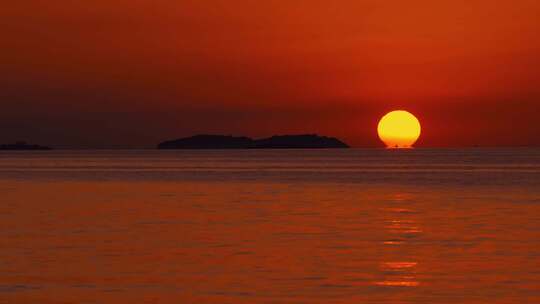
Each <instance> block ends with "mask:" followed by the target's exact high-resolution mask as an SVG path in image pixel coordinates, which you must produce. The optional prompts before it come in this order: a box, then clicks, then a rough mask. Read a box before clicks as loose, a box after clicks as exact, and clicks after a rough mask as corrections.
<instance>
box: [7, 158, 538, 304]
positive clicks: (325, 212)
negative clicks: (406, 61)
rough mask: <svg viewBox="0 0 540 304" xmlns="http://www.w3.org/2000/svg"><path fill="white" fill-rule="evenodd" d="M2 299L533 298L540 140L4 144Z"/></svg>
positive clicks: (46, 301) (44, 303)
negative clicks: (341, 145) (441, 144)
mask: <svg viewBox="0 0 540 304" xmlns="http://www.w3.org/2000/svg"><path fill="white" fill-rule="evenodd" d="M0 303H2V304H3V303H6V304H12V303H13V304H18V303H24V304H26V303H40V304H51V303H64V304H65V303H118V304H124V303H130V304H131V303H392V304H399V303H453V304H455V303H540V150H539V149H466V150H457V149H456V150H451V149H440V150H425V149H414V150H399V151H392V150H382V149H381V150H376V149H373V150H369V149H366V150H362V149H353V150H317V151H315V150H290V151H262V150H258V151H249V150H246V151H240V150H239V151H144V150H141V151H42V152H2V153H0Z"/></svg>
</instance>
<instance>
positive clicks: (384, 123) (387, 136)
mask: <svg viewBox="0 0 540 304" xmlns="http://www.w3.org/2000/svg"><path fill="white" fill-rule="evenodd" d="M377 132H378V133H379V138H380V139H381V140H382V141H383V142H384V143H385V144H386V146H387V147H388V148H411V147H412V146H413V144H414V143H415V142H416V141H417V140H418V138H419V137H420V132H421V127H420V122H419V121H418V119H417V118H416V117H415V116H414V115H412V114H411V113H409V112H407V111H392V112H390V113H388V114H386V115H384V116H383V118H381V120H380V121H379V125H378V127H377Z"/></svg>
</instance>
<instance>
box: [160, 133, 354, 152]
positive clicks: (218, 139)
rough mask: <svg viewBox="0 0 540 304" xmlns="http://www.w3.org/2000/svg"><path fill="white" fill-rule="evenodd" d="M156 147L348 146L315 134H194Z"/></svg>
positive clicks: (330, 147) (331, 147)
mask: <svg viewBox="0 0 540 304" xmlns="http://www.w3.org/2000/svg"><path fill="white" fill-rule="evenodd" d="M157 148H158V149H336V148H341V149H343V148H349V146H348V145H347V144H346V143H344V142H343V141H341V140H339V139H337V138H334V137H327V136H319V135H317V134H301V135H275V136H272V137H268V138H262V139H252V138H249V137H245V136H238V137H236V136H230V135H206V134H204V135H195V136H191V137H185V138H179V139H176V140H170V141H164V142H162V143H160V144H158V146H157Z"/></svg>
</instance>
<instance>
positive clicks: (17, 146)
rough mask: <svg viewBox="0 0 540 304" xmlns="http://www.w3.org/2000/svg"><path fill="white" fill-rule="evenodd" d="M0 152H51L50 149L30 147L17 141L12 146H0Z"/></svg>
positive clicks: (37, 146)
mask: <svg viewBox="0 0 540 304" xmlns="http://www.w3.org/2000/svg"><path fill="white" fill-rule="evenodd" d="M0 150H51V148H49V147H45V146H40V145H30V144H27V143H26V142H24V141H19V142H16V143H14V144H5V145H0Z"/></svg>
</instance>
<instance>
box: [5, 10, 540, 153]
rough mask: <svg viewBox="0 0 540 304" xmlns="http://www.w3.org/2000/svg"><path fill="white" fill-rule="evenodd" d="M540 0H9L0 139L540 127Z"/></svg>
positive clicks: (134, 139)
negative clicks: (414, 125)
mask: <svg viewBox="0 0 540 304" xmlns="http://www.w3.org/2000/svg"><path fill="white" fill-rule="evenodd" d="M539 15H540V2H538V1H537V0H514V1H506V0H501V1H493V0H491V1H488V0H468V1H459V0H452V1H450V0H438V1H432V0H429V1H428V0H411V1H402V0H385V1H381V0H341V1H340V0H336V1H318V0H290V1H284V0H258V1H255V0H213V1H212V0H208V1H202V0H189V1H185V0H176V1H165V0H153V1H147V0H145V1H142V0H130V1H127V0H93V1H67V0H56V1H37V0H25V1H10V2H6V3H4V4H3V5H2V9H1V10H0V20H2V27H0V67H1V71H2V73H1V74H0V102H1V104H2V105H3V107H2V109H1V111H0V142H10V141H14V140H26V141H29V142H36V143H41V144H48V145H53V146H59V147H151V146H154V145H155V144H156V143H158V142H159V141H161V140H165V139H171V138H176V137H181V136H188V135H193V134H197V133H218V134H235V135H249V136H254V137H261V136H268V135H272V134H283V133H306V132H307V133H319V134H325V135H331V136H337V137H340V138H342V139H344V140H345V141H346V142H348V143H350V144H352V145H354V146H358V147H362V146H367V147H377V146H381V147H382V146H383V145H382V143H380V142H379V141H378V139H377V135H376V124H377V120H378V119H379V118H380V117H381V116H382V115H383V114H384V113H385V112H387V111H390V110H393V109H406V110H409V111H411V112H413V113H414V114H415V115H416V116H418V118H419V119H420V121H421V123H422V126H423V135H422V137H421V140H420V141H419V143H418V146H470V145H480V146H493V145H538V144H539V143H540V122H539V121H538V118H537V116H538V115H540V99H539V98H540V36H539V35H538V32H539V30H540V19H538V16H539Z"/></svg>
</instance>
